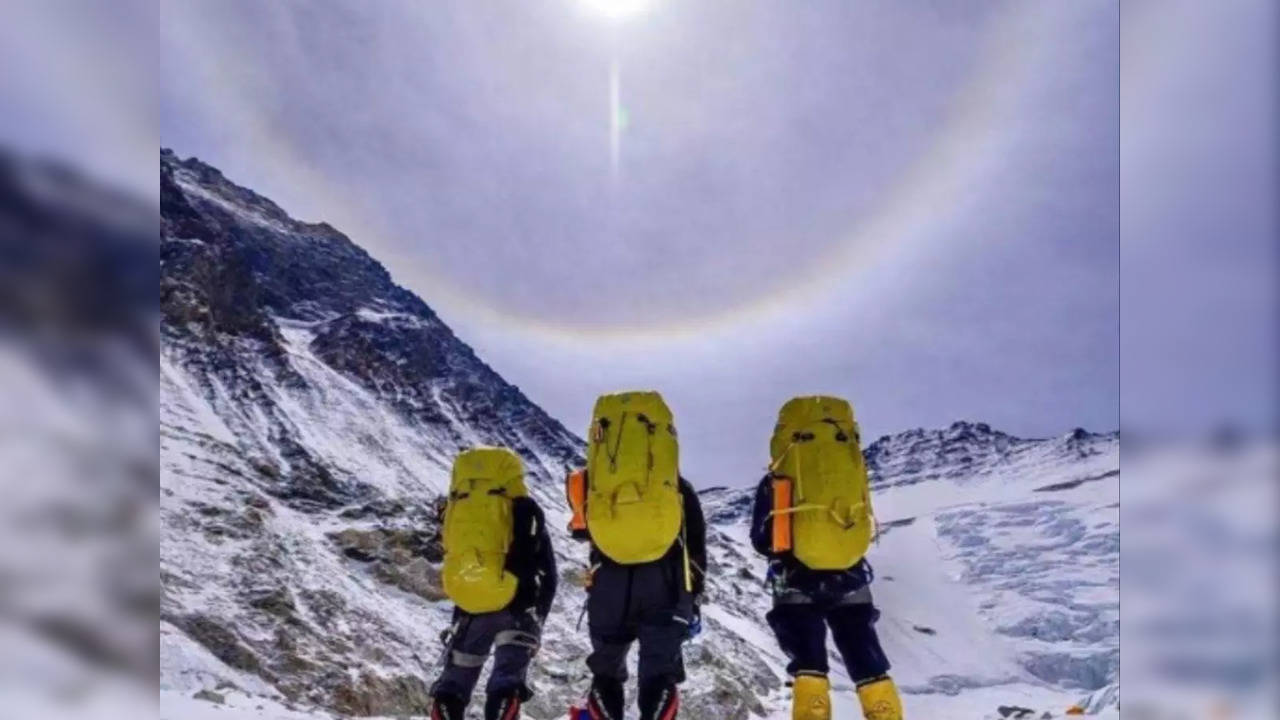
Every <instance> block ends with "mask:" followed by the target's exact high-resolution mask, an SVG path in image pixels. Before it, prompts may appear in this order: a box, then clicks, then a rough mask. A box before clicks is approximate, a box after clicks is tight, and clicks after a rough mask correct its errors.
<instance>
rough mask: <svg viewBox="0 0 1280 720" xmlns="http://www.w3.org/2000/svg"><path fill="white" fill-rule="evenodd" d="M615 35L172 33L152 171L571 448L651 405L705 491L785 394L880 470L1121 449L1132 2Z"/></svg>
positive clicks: (576, 29) (246, 24) (432, 24)
mask: <svg viewBox="0 0 1280 720" xmlns="http://www.w3.org/2000/svg"><path fill="white" fill-rule="evenodd" d="M628 2H629V3H635V2H636V0H628ZM601 3H606V4H607V0H543V1H540V2H529V1H528V0H520V1H516V0H511V1H509V2H484V3H479V2H473V1H471V0H458V1H455V2H421V1H420V0H412V1H408V0H405V1H402V2H396V1H393V0H384V1H381V2H376V3H352V2H346V3H328V2H307V3H303V2H273V3H262V2H259V1H258V0H241V1H227V0H218V1H217V2H213V1H206V2H189V3H181V4H172V3H171V4H166V6H165V13H166V15H165V18H164V20H163V22H162V25H161V31H162V46H161V57H162V58H163V62H161V63H160V72H161V75H162V89H161V139H162V142H163V143H164V144H165V145H166V146H169V147H172V148H174V150H175V151H177V152H178V153H179V154H180V155H184V156H185V155H196V156H198V157H200V158H202V159H204V160H206V161H209V162H211V163H212V164H214V165H216V166H218V167H220V168H221V169H222V170H223V171H224V172H225V173H226V174H227V175H228V176H229V177H230V178H232V179H233V180H235V181H237V182H240V183H242V184H245V185H247V186H249V187H252V188H253V189H255V190H257V191H259V192H261V193H262V194H264V195H266V196H268V197H271V198H272V199H274V200H276V201H277V202H279V203H280V204H281V205H282V206H283V207H285V209H287V210H288V211H289V212H290V213H292V214H293V215H295V216H298V217H301V218H303V219H307V220H316V221H318V220H326V221H328V222H330V223H331V224H333V225H335V226H336V227H338V228H339V229H341V230H343V231H344V232H346V233H347V234H348V235H350V236H351V238H352V239H353V240H354V241H355V242H356V243H357V244H359V245H361V246H363V247H365V248H366V249H368V250H369V251H370V252H371V253H372V254H373V255H374V256H375V257H377V258H378V259H380V260H381V261H382V262H383V263H384V264H385V265H387V267H388V269H389V270H390V271H391V273H392V275H393V276H394V277H395V278H396V280H397V281H398V282H400V283H401V284H403V285H405V286H407V287H408V288H410V289H411V290H414V291H415V292H417V293H418V294H420V295H421V296H422V297H423V298H424V299H425V300H426V301H427V302H428V303H429V304H430V305H432V307H434V308H435V309H436V310H437V312H439V314H440V315H441V316H442V317H443V318H444V319H445V321H446V322H448V323H449V324H450V325H451V326H452V327H453V328H454V329H455V330H456V331H457V332H458V334H459V335H460V336H461V337H462V338H463V339H464V340H466V341H467V342H469V343H470V344H472V345H473V346H474V347H475V348H476V350H477V352H478V353H479V354H480V355H481V357H483V358H484V359H486V360H487V361H488V362H489V363H490V364H491V365H493V366H494V368H495V369H497V370H498V371H499V372H500V373H501V374H503V375H504V376H505V377H506V378H507V379H509V380H510V381H512V382H514V383H516V384H517V385H519V386H520V387H521V388H522V389H523V390H524V391H525V392H526V393H527V394H528V395H529V396H530V397H531V398H532V399H533V400H534V401H535V402H538V403H539V404H541V405H542V406H543V407H544V408H546V409H547V410H548V411H549V412H551V413H552V414H553V415H555V416H557V417H558V418H560V419H561V420H563V421H564V422H565V423H566V424H567V425H568V426H569V427H570V428H571V429H573V430H575V431H578V432H582V431H583V430H584V428H585V426H586V424H587V422H588V420H589V417H588V414H589V412H590V407H591V402H592V400H593V398H594V397H595V395H596V394H598V393H600V392H604V391H610V390H615V389H621V388H641V387H644V388H648V387H652V388H656V389H658V390H661V391H662V392H663V393H664V394H665V395H666V397H667V398H668V401H669V402H670V404H671V405H672V407H673V410H674V411H675V413H676V418H677V424H678V425H679V427H680V431H681V438H682V458H683V460H682V464H683V466H684V470H685V473H686V475H688V476H689V477H690V479H691V480H693V481H694V482H695V483H697V484H699V485H710V484H732V485H741V484H745V483H748V482H753V481H754V480H755V479H757V478H758V476H759V474H760V472H761V470H762V468H763V466H764V464H765V462H766V460H767V458H766V455H767V447H768V436H769V432H770V430H771V428H772V424H773V420H774V417H775V414H776V412H777V408H778V407H779V406H780V405H781V403H782V402H783V401H785V400H786V399H787V398H788V397H790V396H792V395H796V394H804V393H815V392H823V393H833V394H839V395H844V396H846V397H848V398H850V399H851V400H852V401H853V403H854V405H855V407H856V409H857V413H858V416H859V418H860V421H861V423H862V425H863V429H864V435H866V436H868V439H874V437H876V436H877V435H879V434H882V433H888V432H894V431H898V430H903V429H907V428H910V427H916V426H926V427H928V426H942V425H946V424H949V423H950V422H951V421H953V420H956V419H962V418H963V419H971V420H980V421H986V422H989V423H991V424H992V425H993V426H995V427H998V428H1001V429H1004V430H1007V431H1009V432H1012V433H1015V434H1019V435H1028V436H1035V435H1049V434H1056V433H1059V432H1064V431H1067V430H1069V429H1071V428H1072V427H1075V426H1085V427H1087V428H1091V429H1096V430H1110V429H1114V428H1115V427H1117V425H1118V417H1117V415H1118V411H1117V405H1118V402H1119V388H1118V386H1119V347H1118V344H1119V343H1118V331H1119V310H1118V303H1119V299H1118V296H1119V289H1118V263H1119V253H1118V232H1119V212H1118V205H1119V203H1118V193H1119V177H1118V174H1119V140H1118V133H1119V128H1118V126H1119V98H1118V92H1117V83H1118V77H1117V63H1118V53H1119V30H1118V22H1119V18H1118V14H1117V10H1116V5H1115V3H1114V2H1110V1H1107V2H1104V1H1101V0H1089V1H1085V2H1025V1H1018V2H975V3H952V2H942V1H939V2H915V3H902V2H887V1H886V2H871V3H828V2H822V3H817V2H815V3H790V2H751V3H747V2H741V0H698V1H696V2H693V1H687V0H679V1H677V0H652V2H650V3H648V4H647V5H644V4H641V5H638V6H637V7H636V8H633V10H634V12H627V13H617V16H616V17H615V16H613V14H611V13H609V12H602V11H601V9H600V8H599V7H594V6H598V5H600V4H601ZM606 9H607V8H606Z"/></svg>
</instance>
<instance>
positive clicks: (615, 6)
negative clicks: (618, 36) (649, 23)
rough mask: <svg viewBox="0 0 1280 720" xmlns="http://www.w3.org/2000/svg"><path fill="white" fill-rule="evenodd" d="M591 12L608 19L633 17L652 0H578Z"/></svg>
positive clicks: (651, 2)
mask: <svg viewBox="0 0 1280 720" xmlns="http://www.w3.org/2000/svg"><path fill="white" fill-rule="evenodd" d="M579 1H580V2H581V3H582V4H583V5H585V6H586V8H587V9H588V10H590V11H591V12H592V13H594V14H596V15H599V16H601V17H603V18H606V19H608V20H614V21H619V20H626V19H628V18H633V17H635V16H637V15H639V14H640V13H642V12H644V11H645V10H647V9H648V8H649V7H650V6H651V5H653V0H579Z"/></svg>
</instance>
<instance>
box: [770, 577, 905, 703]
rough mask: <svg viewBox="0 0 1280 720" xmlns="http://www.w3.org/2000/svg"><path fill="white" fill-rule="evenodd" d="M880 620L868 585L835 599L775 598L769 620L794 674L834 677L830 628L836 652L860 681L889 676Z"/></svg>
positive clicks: (795, 595) (793, 593)
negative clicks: (830, 661) (878, 632)
mask: <svg viewBox="0 0 1280 720" xmlns="http://www.w3.org/2000/svg"><path fill="white" fill-rule="evenodd" d="M879 617H880V611H879V610H877V609H876V607H875V605H874V604H873V603H872V601H871V588H870V587H867V586H863V587H861V588H859V589H858V590H856V591H854V592H851V593H848V594H846V595H843V596H841V597H838V598H834V599H815V598H813V597H811V596H809V595H806V594H804V593H803V592H798V591H794V590H792V591H788V592H785V593H782V594H779V595H777V596H775V597H774V604H773V609H772V610H770V611H769V614H768V615H766V616H765V618H766V619H767V620H768V622H769V627H770V628H772V629H773V633H774V635H776V636H777V638H778V645H780V646H781V647H782V651H783V652H784V653H786V655H787V657H788V658H789V659H790V661H791V662H790V663H789V664H788V665H787V672H788V673H789V674H790V675H792V676H793V677H794V676H796V675H806V674H807V675H826V674H827V673H828V671H829V670H830V668H829V667H828V664H827V628H828V627H830V628H831V637H832V639H833V640H834V641H835V645H836V649H837V650H839V651H840V656H841V657H842V658H844V665H845V668H846V669H847V670H848V672H849V678H850V679H852V680H853V681H854V682H859V681H861V680H868V679H871V678H875V677H879V676H881V675H884V674H885V673H887V672H889V659H888V658H887V657H885V654H884V650H882V649H881V647H880V638H879V637H878V636H877V635H876V630H875V623H876V620H878V619H879Z"/></svg>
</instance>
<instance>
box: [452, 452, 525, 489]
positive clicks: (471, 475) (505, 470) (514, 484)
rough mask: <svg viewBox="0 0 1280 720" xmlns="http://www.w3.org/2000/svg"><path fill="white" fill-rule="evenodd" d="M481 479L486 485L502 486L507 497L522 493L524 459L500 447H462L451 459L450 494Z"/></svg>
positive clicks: (467, 487)
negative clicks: (466, 448)
mask: <svg viewBox="0 0 1280 720" xmlns="http://www.w3.org/2000/svg"><path fill="white" fill-rule="evenodd" d="M481 482H483V483H484V484H485V485H486V486H487V488H488V489H494V488H499V487H500V488H505V489H506V495H507V497H511V498H517V497H526V496H527V495H528V494H529V491H528V489H526V488H525V485H524V463H522V462H521V461H520V456H519V455H517V454H515V453H514V452H512V451H511V450H508V449H507V448H500V447H477V448H471V449H470V450H464V451H462V452H461V453H459V454H458V457H457V458H455V459H454V461H453V476H452V478H451V480H450V481H449V491H450V494H452V493H454V492H470V491H471V490H472V489H473V488H474V487H475V486H476V485H477V484H479V483H481Z"/></svg>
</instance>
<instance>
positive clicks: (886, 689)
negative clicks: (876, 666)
mask: <svg viewBox="0 0 1280 720" xmlns="http://www.w3.org/2000/svg"><path fill="white" fill-rule="evenodd" d="M858 702H860V703H862V715H863V717H865V718H866V719H867V720H902V698H900V697H898V688H897V686H895V685H894V684H893V679H892V678H890V677H889V676H888V675H883V676H881V677H878V678H876V679H874V680H870V681H868V682H864V683H861V684H859V685H858Z"/></svg>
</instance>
